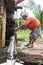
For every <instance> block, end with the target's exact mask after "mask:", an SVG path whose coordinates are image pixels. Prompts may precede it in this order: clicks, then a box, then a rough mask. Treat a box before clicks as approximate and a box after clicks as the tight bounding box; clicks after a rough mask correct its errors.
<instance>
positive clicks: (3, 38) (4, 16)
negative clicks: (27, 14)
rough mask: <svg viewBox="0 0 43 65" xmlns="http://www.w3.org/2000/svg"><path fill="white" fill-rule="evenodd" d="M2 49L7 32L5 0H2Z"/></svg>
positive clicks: (0, 34)
mask: <svg viewBox="0 0 43 65" xmlns="http://www.w3.org/2000/svg"><path fill="white" fill-rule="evenodd" d="M0 5H1V6H0V25H1V26H0V50H1V49H2V48H3V47H4V46H5V32H6V8H5V7H4V2H3V0H0Z"/></svg>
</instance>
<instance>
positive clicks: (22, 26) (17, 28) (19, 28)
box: [14, 25, 25, 31]
mask: <svg viewBox="0 0 43 65" xmlns="http://www.w3.org/2000/svg"><path fill="white" fill-rule="evenodd" d="M24 28H25V26H24V25H21V26H19V27H16V28H14V30H15V31H17V30H21V29H24Z"/></svg>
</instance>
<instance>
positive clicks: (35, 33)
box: [30, 26, 41, 39]
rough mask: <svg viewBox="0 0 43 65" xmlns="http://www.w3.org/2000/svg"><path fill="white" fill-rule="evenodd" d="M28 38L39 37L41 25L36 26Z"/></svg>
mask: <svg viewBox="0 0 43 65" xmlns="http://www.w3.org/2000/svg"><path fill="white" fill-rule="evenodd" d="M30 38H35V39H36V38H41V27H40V26H39V27H37V28H35V29H34V30H32V31H31V33H30Z"/></svg>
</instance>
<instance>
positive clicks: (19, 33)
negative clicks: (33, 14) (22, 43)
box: [16, 29, 30, 39]
mask: <svg viewBox="0 0 43 65" xmlns="http://www.w3.org/2000/svg"><path fill="white" fill-rule="evenodd" d="M16 33H17V38H22V39H23V38H24V39H27V38H28V37H29V33H30V30H28V29H24V30H19V31H17V32H16Z"/></svg>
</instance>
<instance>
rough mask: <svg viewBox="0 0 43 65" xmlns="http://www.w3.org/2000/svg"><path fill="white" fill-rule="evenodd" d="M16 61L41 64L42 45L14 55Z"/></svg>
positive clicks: (42, 57) (42, 56) (42, 55)
mask: <svg viewBox="0 0 43 65" xmlns="http://www.w3.org/2000/svg"><path fill="white" fill-rule="evenodd" d="M16 57H17V59H19V60H20V61H23V62H27V63H30V62H31V63H43V44H37V47H33V48H25V49H21V52H18V53H17V55H16Z"/></svg>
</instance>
